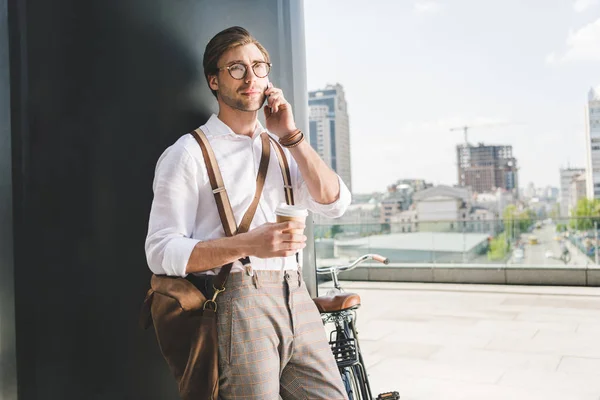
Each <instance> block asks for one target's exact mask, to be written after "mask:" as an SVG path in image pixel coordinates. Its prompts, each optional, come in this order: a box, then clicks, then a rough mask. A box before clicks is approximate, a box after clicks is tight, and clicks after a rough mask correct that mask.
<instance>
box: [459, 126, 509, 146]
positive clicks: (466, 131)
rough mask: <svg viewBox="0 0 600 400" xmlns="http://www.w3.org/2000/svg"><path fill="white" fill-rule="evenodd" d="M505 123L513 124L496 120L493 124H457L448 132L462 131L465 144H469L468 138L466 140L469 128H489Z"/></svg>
mask: <svg viewBox="0 0 600 400" xmlns="http://www.w3.org/2000/svg"><path fill="white" fill-rule="evenodd" d="M505 125H514V124H513V123H511V122H498V123H494V124H481V125H465V126H458V127H456V128H450V132H454V131H463V132H464V135H465V146H468V145H469V140H468V136H467V135H468V131H469V129H471V128H490V127H494V126H505Z"/></svg>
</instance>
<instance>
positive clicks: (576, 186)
mask: <svg viewBox="0 0 600 400" xmlns="http://www.w3.org/2000/svg"><path fill="white" fill-rule="evenodd" d="M586 183H587V182H586V179H585V173H581V174H579V175H577V176H574V177H573V179H572V180H571V186H570V188H569V194H570V198H569V214H571V212H572V211H573V209H574V208H575V207H577V203H578V202H579V200H581V199H584V198H586V190H587V188H586V186H587V185H586Z"/></svg>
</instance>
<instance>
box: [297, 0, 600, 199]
mask: <svg viewBox="0 0 600 400" xmlns="http://www.w3.org/2000/svg"><path fill="white" fill-rule="evenodd" d="M304 13H305V15H304V18H305V30H306V32H305V33H306V51H307V78H308V89H309V90H317V89H320V88H323V87H324V86H325V85H326V84H329V83H332V84H333V83H340V84H342V86H343V87H344V91H345V95H346V100H347V103H348V112H349V118H350V146H351V159H352V185H353V192H355V193H368V192H373V191H385V189H386V187H387V185H389V184H391V183H393V182H395V181H396V180H398V179H404V178H414V179H426V180H427V181H429V182H432V183H434V184H448V185H453V184H456V183H457V170H456V145H457V144H459V143H463V142H464V136H463V132H462V131H450V128H454V127H459V126H464V125H471V126H472V128H471V129H470V130H469V132H468V135H469V136H468V140H469V142H471V143H473V144H476V143H479V142H484V143H485V144H499V145H512V146H513V155H514V156H515V157H516V158H517V162H518V165H519V186H521V187H525V186H527V185H528V184H529V183H530V182H533V183H534V184H535V186H536V187H545V186H547V185H552V186H556V187H558V185H559V169H560V168H561V167H567V166H571V167H582V168H584V167H585V160H586V155H585V124H584V120H585V115H584V107H585V105H586V104H587V96H588V91H589V90H590V88H591V87H598V88H600V0H504V1H491V0H445V1H443V0H369V1H364V0H305V1H304Z"/></svg>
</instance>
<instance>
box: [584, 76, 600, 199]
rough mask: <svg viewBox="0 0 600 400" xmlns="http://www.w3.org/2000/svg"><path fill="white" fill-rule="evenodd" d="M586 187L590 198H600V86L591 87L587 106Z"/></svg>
mask: <svg viewBox="0 0 600 400" xmlns="http://www.w3.org/2000/svg"><path fill="white" fill-rule="evenodd" d="M585 139H586V140H585V147H586V156H587V165H586V168H585V169H586V171H585V172H586V187H587V190H586V191H587V197H588V198H589V199H598V198H600V86H598V87H597V88H596V89H594V88H592V89H590V91H589V93H588V103H587V106H586V107H585Z"/></svg>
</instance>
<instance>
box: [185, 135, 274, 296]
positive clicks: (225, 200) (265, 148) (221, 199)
mask: <svg viewBox="0 0 600 400" xmlns="http://www.w3.org/2000/svg"><path fill="white" fill-rule="evenodd" d="M193 136H194V138H195V139H196V141H197V142H198V144H199V145H200V148H201V149H202V155H203V157H204V163H205V164H206V170H207V172H208V178H209V180H210V185H211V187H212V189H213V194H214V196H215V202H216V203H217V208H218V210H219V217H220V218H221V223H222V224H223V229H224V231H225V234H226V235H227V236H234V235H236V234H238V233H245V232H247V231H248V229H249V228H250V223H251V222H252V218H254V214H255V213H256V209H257V208H258V203H259V201H260V197H261V195H262V191H263V187H264V185H265V179H266V177H267V171H268V169H269V159H270V157H271V146H269V135H268V134H267V133H266V132H263V133H262V134H261V139H262V155H261V158H260V164H259V167H258V174H257V175H256V191H255V193H254V199H253V200H252V203H251V204H250V207H248V210H246V213H245V214H244V217H243V218H242V223H241V224H240V226H239V228H236V223H235V216H234V214H233V209H232V208H231V203H230V202H229V197H228V196H227V191H226V190H225V184H224V183H223V176H222V175H221V171H220V169H219V165H218V164H217V160H216V158H215V154H214V152H213V150H212V147H211V146H210V143H209V142H208V139H207V138H206V135H205V134H204V132H202V130H200V129H196V130H195V131H194V132H193ZM240 261H241V262H242V264H244V265H247V264H248V263H249V262H250V260H249V258H248V257H244V258H243V259H241V260H240ZM232 266H233V263H229V264H227V265H224V266H223V267H222V268H221V271H220V272H219V275H218V276H217V279H216V280H215V282H214V286H215V288H218V289H219V290H224V288H225V282H226V281H227V278H228V277H229V273H230V272H231V267H232Z"/></svg>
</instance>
